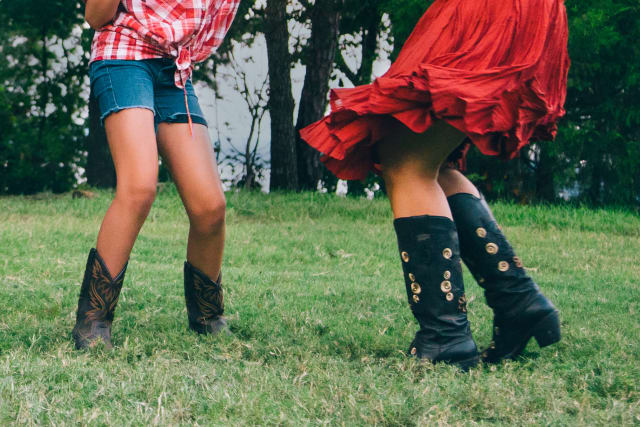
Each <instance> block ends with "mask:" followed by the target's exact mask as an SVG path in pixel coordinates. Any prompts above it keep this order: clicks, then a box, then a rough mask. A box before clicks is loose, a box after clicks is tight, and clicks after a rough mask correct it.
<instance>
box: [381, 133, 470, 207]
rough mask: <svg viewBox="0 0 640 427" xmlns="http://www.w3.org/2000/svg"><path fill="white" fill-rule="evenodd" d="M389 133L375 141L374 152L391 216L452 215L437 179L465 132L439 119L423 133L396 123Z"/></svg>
mask: <svg viewBox="0 0 640 427" xmlns="http://www.w3.org/2000/svg"><path fill="white" fill-rule="evenodd" d="M392 134H393V137H392V138H388V139H386V140H384V141H381V142H380V143H378V146H377V152H378V156H379V158H380V161H381V164H382V176H383V178H384V181H385V185H386V188H387V193H388V195H389V200H390V201H391V208H392V210H393V214H394V216H395V217H396V218H400V217H406V216H415V215H438V216H444V217H447V218H451V211H450V210H449V205H448V204H447V199H446V196H445V194H444V192H443V191H442V188H440V185H439V184H438V181H437V179H438V173H439V170H440V165H441V164H442V162H444V160H445V159H446V158H447V156H448V155H449V153H450V152H451V151H453V149H455V148H456V147H457V146H458V145H459V144H460V141H462V140H463V139H464V134H463V133H462V132H460V131H458V130H457V129H455V128H453V127H451V126H449V125H447V124H446V123H444V122H441V121H440V122H436V123H434V125H433V126H432V127H431V128H429V129H428V130H427V132H426V133H424V134H422V135H417V134H415V133H413V132H411V131H410V130H409V129H407V128H406V127H405V126H403V125H401V124H399V123H397V124H395V129H394V131H393V132H392Z"/></svg>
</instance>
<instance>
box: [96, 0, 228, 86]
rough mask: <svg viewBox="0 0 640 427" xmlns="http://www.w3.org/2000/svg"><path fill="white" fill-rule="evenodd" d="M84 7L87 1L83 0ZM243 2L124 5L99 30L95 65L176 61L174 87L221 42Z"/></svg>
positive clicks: (124, 0) (137, 1) (152, 0)
mask: <svg viewBox="0 0 640 427" xmlns="http://www.w3.org/2000/svg"><path fill="white" fill-rule="evenodd" d="M84 1H85V2H86V0H84ZM239 3H240V0H121V1H120V5H119V6H118V11H117V12H116V15H115V17H114V18H113V20H112V21H111V22H110V23H109V24H107V25H105V26H104V27H102V28H101V29H100V31H96V34H95V36H94V38H93V43H92V45H91V62H93V61H99V60H102V59H128V60H140V59H151V58H166V57H172V58H175V60H176V65H177V70H176V74H175V82H176V86H178V87H179V88H183V87H184V83H185V82H186V81H187V80H188V79H189V77H191V72H192V70H193V64H194V63H196V62H200V61H204V60H205V59H207V58H208V57H209V55H211V53H212V52H213V51H214V50H215V49H216V48H217V47H218V46H220V44H221V43H222V40H223V39H224V36H225V34H226V33H227V31H228V30H229V27H230V26H231V22H233V18H234V16H235V14H236V11H237V10H238V4H239Z"/></svg>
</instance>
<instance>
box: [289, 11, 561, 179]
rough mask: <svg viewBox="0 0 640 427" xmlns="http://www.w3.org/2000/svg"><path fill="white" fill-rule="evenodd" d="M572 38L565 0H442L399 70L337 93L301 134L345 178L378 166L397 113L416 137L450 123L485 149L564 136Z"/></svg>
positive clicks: (513, 149) (508, 149) (506, 149)
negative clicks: (377, 148) (376, 150)
mask: <svg viewBox="0 0 640 427" xmlns="http://www.w3.org/2000/svg"><path fill="white" fill-rule="evenodd" d="M567 38H568V30H567V16H566V10H565V7H564V2H563V1H562V0H436V1H435V2H434V3H433V5H432V6H431V7H430V8H429V9H428V10H427V12H426V13H425V14H424V16H422V18H421V19H420V21H419V22H418V24H417V25H416V27H415V29H414V30H413V33H412V34H411V36H410V37H409V39H408V40H407V42H406V43H405V45H404V47H403V48H402V51H401V52H400V55H399V56H398V59H397V60H396V61H395V62H394V63H393V64H392V65H391V68H390V69H389V70H388V71H387V72H386V73H385V74H384V75H383V76H382V77H379V78H378V79H376V80H375V81H374V82H373V83H372V84H369V85H365V86H358V87H355V88H350V89H335V90H332V91H331V96H330V100H331V114H330V115H328V116H327V117H325V118H324V119H322V120H320V121H318V122H316V123H314V124H312V125H310V126H308V127H306V128H304V129H302V131H301V132H300V133H301V136H302V138H303V139H304V140H305V141H307V143H309V144H310V145H311V146H312V147H314V148H315V149H317V150H318V151H320V152H322V153H324V154H325V156H323V158H322V161H323V162H324V163H325V165H326V166H327V168H328V169H329V170H330V171H332V172H333V173H334V174H335V175H336V176H338V177H339V178H342V179H364V178H365V177H366V175H367V173H368V172H369V171H370V170H372V169H373V170H378V166H377V165H375V164H374V158H373V145H374V144H375V143H376V142H377V141H379V140H380V139H381V138H384V137H386V136H387V134H386V132H385V130H386V129H389V126H386V125H385V123H388V120H389V117H393V118H395V119H397V120H399V121H400V122H402V123H403V124H404V125H405V126H407V127H408V128H409V129H411V130H412V131H413V132H416V133H423V132H425V131H426V130H427V129H428V128H429V127H430V126H431V125H432V123H433V122H434V120H438V119H441V120H444V121H446V122H447V123H449V124H450V125H452V126H453V127H455V128H457V129H459V130H460V131H462V132H464V133H465V134H466V135H467V137H468V139H469V140H470V141H471V142H472V143H473V144H475V145H476V146H477V147H478V148H479V149H480V151H481V152H482V153H484V154H487V155H498V156H502V157H504V158H513V157H514V156H515V155H516V154H517V153H518V151H519V150H520V149H521V148H522V147H523V146H525V145H526V144H528V143H529V141H530V140H532V139H533V140H540V139H544V140H551V139H553V138H555V134H556V130H557V127H556V121H557V120H558V118H560V117H562V116H563V115H564V112H565V111H564V109H563V105H564V101H565V98H566V85H567V72H568V70H569V56H568V54H567ZM397 143H398V144H402V141H398V142H397Z"/></svg>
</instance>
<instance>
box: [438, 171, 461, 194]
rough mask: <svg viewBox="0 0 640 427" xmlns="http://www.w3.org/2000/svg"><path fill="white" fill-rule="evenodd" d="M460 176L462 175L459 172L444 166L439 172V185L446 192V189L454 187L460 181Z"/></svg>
mask: <svg viewBox="0 0 640 427" xmlns="http://www.w3.org/2000/svg"><path fill="white" fill-rule="evenodd" d="M458 175H460V172H458V171H457V170H455V169H452V168H450V167H447V166H444V167H442V168H440V171H439V172H438V184H440V187H442V188H443V189H444V190H445V192H446V188H448V187H452V186H453V185H454V184H455V183H456V182H457V181H458V180H459V176H458Z"/></svg>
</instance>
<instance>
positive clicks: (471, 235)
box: [438, 168, 560, 362]
mask: <svg viewBox="0 0 640 427" xmlns="http://www.w3.org/2000/svg"><path fill="white" fill-rule="evenodd" d="M438 181H439V183H440V184H441V186H442V188H443V189H444V191H445V194H446V195H447V197H448V202H449V205H450V207H451V211H452V214H453V219H454V220H455V222H456V226H457V228H458V233H459V236H460V250H461V255H462V259H463V260H464V262H465V264H466V265H467V267H468V268H469V270H470V271H471V273H472V274H473V276H474V278H475V279H476V281H477V282H478V284H479V285H480V286H481V287H483V288H484V289H485V297H486V300H487V304H488V305H489V306H490V307H491V308H492V309H493V312H494V328H493V342H492V343H491V345H490V346H489V348H488V349H487V350H485V351H484V352H483V359H484V360H485V361H486V362H498V361H500V360H502V359H513V358H516V357H517V356H519V355H520V354H521V353H522V351H523V350H524V348H525V346H526V345H527V342H528V341H529V340H530V339H531V338H532V337H535V338H536V340H537V341H538V344H539V345H540V346H541V347H544V346H547V345H551V344H553V343H555V342H557V341H559V340H560V322H559V317H558V312H557V310H556V308H555V307H554V306H553V304H552V303H551V301H549V300H548V299H547V298H546V297H545V296H544V295H543V294H542V293H541V292H540V289H539V288H538V285H537V284H536V283H535V282H534V281H533V280H532V279H531V277H530V276H529V275H528V274H527V272H526V270H525V269H524V267H523V264H522V261H521V260H520V258H519V257H517V256H516V254H515V252H514V250H513V248H512V247H511V245H510V244H509V242H508V241H507V239H506V237H505V236H504V234H503V233H502V230H501V228H500V226H499V225H498V224H497V222H496V220H495V218H494V216H493V214H492V213H491V210H490V209H489V206H488V205H487V204H486V202H485V201H484V199H483V198H482V197H481V195H480V192H479V191H478V190H477V188H476V187H475V186H474V185H473V184H472V183H471V182H470V181H469V180H468V179H467V178H466V177H465V176H464V175H463V174H462V173H460V172H459V171H457V170H454V169H451V168H443V169H442V170H441V172H440V175H439V179H438Z"/></svg>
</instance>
